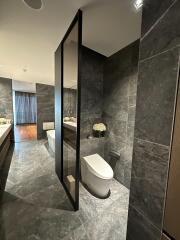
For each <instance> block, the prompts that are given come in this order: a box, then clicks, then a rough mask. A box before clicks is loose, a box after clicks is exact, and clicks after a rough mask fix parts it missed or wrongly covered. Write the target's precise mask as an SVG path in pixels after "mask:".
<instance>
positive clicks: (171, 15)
mask: <svg viewBox="0 0 180 240" xmlns="http://www.w3.org/2000/svg"><path fill="white" fill-rule="evenodd" d="M150 11H151V9H150ZM179 13H180V1H179V0H178V1H175V4H174V5H173V6H172V7H171V8H170V9H169V10H168V12H167V13H166V15H165V16H164V17H163V18H162V19H161V20H160V21H159V23H158V24H157V25H156V26H154V28H153V29H152V30H151V32H150V33H149V34H147V35H146V36H145V37H144V38H143V39H142V40H141V47H140V59H146V58H148V57H151V56H153V55H156V54H158V53H161V52H164V51H167V50H169V49H171V48H173V47H176V46H178V45H180V28H179V21H180V16H179Z"/></svg>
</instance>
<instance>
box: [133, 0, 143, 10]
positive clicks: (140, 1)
mask: <svg viewBox="0 0 180 240" xmlns="http://www.w3.org/2000/svg"><path fill="white" fill-rule="evenodd" d="M142 5H143V0H135V2H134V7H135V8H136V10H139V9H140V8H141V7H142Z"/></svg>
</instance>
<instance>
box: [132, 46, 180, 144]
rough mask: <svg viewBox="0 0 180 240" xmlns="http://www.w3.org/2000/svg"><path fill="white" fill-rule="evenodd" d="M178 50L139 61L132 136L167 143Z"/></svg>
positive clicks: (169, 135) (169, 132) (168, 140)
mask: <svg viewBox="0 0 180 240" xmlns="http://www.w3.org/2000/svg"><path fill="white" fill-rule="evenodd" d="M178 59H179V50H178V49H176V48H175V49H173V50H169V51H168V52H165V53H162V54H160V55H158V56H156V57H154V58H150V59H147V60H146V61H143V62H140V64H139V79H138V98H137V109H136V110H137V113H136V128H135V137H137V138H140V139H144V140H149V141H151V142H155V143H159V144H163V145H166V146H169V144H170V137H171V128H172V119H173V110H174V99H175V91H176V81H177V71H178Z"/></svg>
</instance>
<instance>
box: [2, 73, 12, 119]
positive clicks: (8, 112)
mask: <svg viewBox="0 0 180 240" xmlns="http://www.w3.org/2000/svg"><path fill="white" fill-rule="evenodd" d="M0 117H5V118H8V119H12V120H13V97H12V79H9V78H1V77H0Z"/></svg>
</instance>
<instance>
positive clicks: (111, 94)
mask: <svg viewBox="0 0 180 240" xmlns="http://www.w3.org/2000/svg"><path fill="white" fill-rule="evenodd" d="M138 56H139V41H138V40H137V41H135V42H133V43H132V44H130V45H128V46H127V47H125V48H124V49H122V50H120V51H118V52H117V53H115V54H113V55H112V56H110V57H109V58H107V59H106V61H105V65H104V95H103V121H104V122H105V123H106V124H107V130H108V131H107V135H106V147H105V159H106V160H107V161H108V162H109V163H110V165H111V166H112V168H113V170H114V174H115V175H114V176H115V178H116V179H117V180H118V181H119V182H120V183H122V184H123V185H124V186H126V187H127V188H129V187H130V178H131V177H130V176H131V161H132V145H133V136H134V122H135V109H136V91H137V68H138V67H137V65H138ZM111 151H116V152H119V153H120V159H119V160H118V161H117V162H116V164H114V162H113V161H114V159H111V156H110V152H111Z"/></svg>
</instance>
